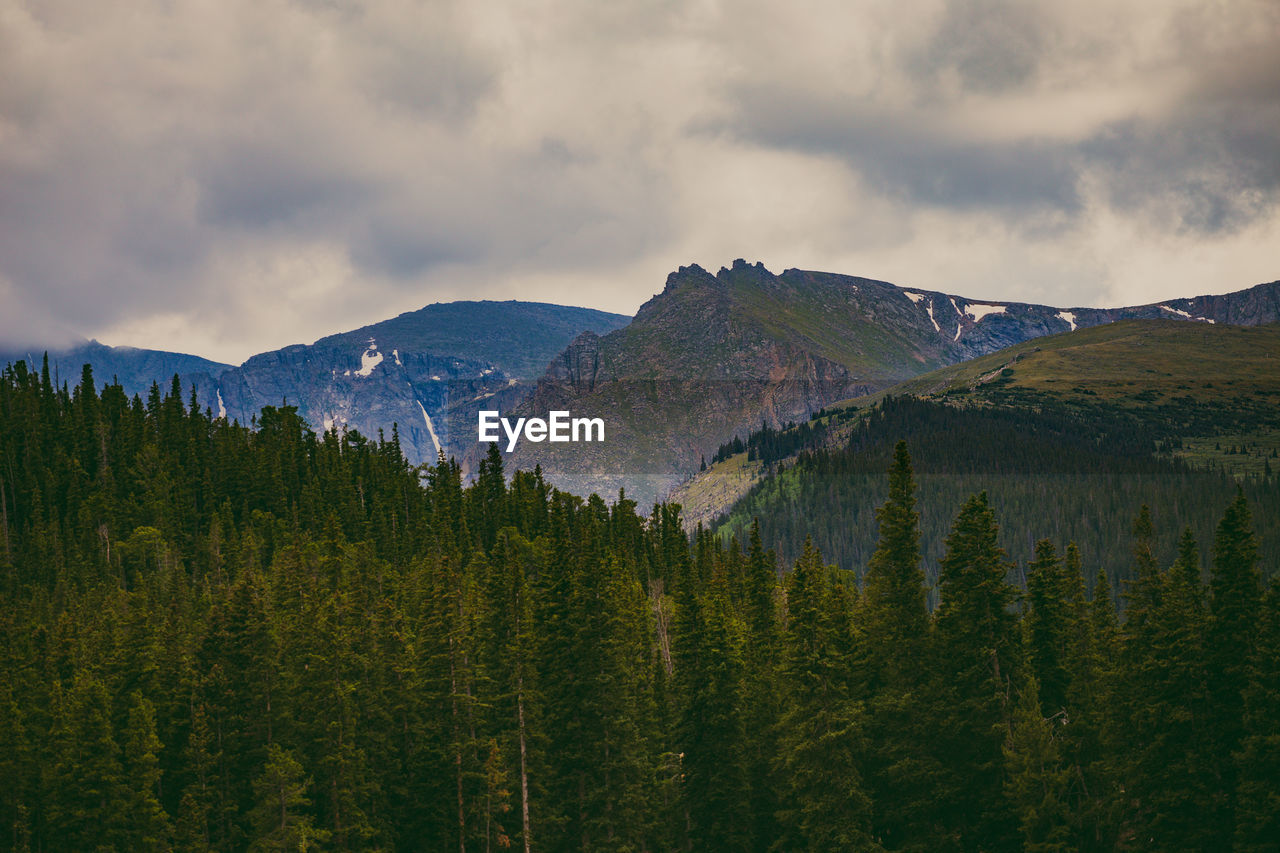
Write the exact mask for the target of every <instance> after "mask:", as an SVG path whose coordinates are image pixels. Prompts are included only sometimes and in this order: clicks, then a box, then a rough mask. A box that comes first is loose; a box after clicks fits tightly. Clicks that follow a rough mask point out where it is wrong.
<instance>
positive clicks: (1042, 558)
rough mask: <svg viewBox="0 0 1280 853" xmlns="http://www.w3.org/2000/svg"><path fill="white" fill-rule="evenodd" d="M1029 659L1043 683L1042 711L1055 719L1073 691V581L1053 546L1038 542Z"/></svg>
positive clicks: (1030, 586)
mask: <svg viewBox="0 0 1280 853" xmlns="http://www.w3.org/2000/svg"><path fill="white" fill-rule="evenodd" d="M1027 602H1028V603H1029V604H1030V605H1031V607H1030V611H1029V612H1028V614H1027V617H1026V622H1027V635H1028V641H1029V646H1028V658H1029V663H1030V665H1031V669H1032V672H1033V673H1034V674H1035V677H1036V681H1037V683H1038V684H1039V696H1040V701H1041V702H1042V703H1043V706H1042V710H1043V711H1044V713H1045V714H1046V715H1049V716H1053V715H1054V714H1057V713H1059V712H1061V711H1064V710H1065V709H1066V706H1067V694H1068V692H1069V691H1070V675H1069V673H1068V670H1067V658H1068V655H1069V646H1070V643H1071V639H1072V636H1073V634H1074V619H1075V615H1074V614H1073V613H1072V612H1071V586H1070V578H1069V576H1068V575H1067V573H1066V570H1065V569H1064V567H1063V565H1062V563H1061V562H1060V561H1059V560H1058V556H1057V552H1056V550H1055V549H1054V547H1053V543H1052V542H1050V541H1049V540H1047V539H1041V540H1040V541H1039V542H1037V543H1036V558H1035V560H1033V561H1032V562H1031V564H1030V565H1028V566H1027Z"/></svg>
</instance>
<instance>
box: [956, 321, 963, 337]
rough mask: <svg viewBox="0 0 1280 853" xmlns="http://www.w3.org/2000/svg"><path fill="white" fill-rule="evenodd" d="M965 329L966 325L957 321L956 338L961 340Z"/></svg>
mask: <svg viewBox="0 0 1280 853" xmlns="http://www.w3.org/2000/svg"><path fill="white" fill-rule="evenodd" d="M963 331H964V326H962V325H960V324H959V323H956V340H957V341H958V340H960V333H961V332H963Z"/></svg>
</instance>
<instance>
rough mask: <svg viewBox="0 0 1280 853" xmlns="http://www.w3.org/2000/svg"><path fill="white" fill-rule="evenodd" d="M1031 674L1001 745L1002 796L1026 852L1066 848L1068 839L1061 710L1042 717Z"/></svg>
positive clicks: (1071, 847)
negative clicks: (1003, 768)
mask: <svg viewBox="0 0 1280 853" xmlns="http://www.w3.org/2000/svg"><path fill="white" fill-rule="evenodd" d="M1037 686H1038V684H1037V682H1036V678H1035V676H1034V675H1032V676H1030V677H1028V678H1027V680H1026V682H1025V683H1024V684H1023V687H1022V690H1021V691H1019V698H1018V704H1017V707H1016V708H1015V709H1014V712H1013V720H1012V724H1011V726H1010V729H1009V735H1008V738H1007V740H1006V741H1005V745H1004V758H1005V768H1006V776H1005V782H1004V793H1005V797H1006V798H1007V799H1008V800H1009V803H1010V805H1011V806H1012V808H1013V811H1014V814H1015V816H1016V818H1017V820H1018V831H1019V834H1020V835H1021V839H1022V850H1024V851H1026V853H1066V851H1070V850H1074V849H1075V847H1074V845H1073V844H1072V843H1071V805H1070V800H1069V790H1070V786H1071V768H1070V767H1069V766H1068V765H1067V763H1066V762H1065V760H1064V758H1063V755H1062V745H1061V741H1060V739H1059V732H1060V731H1061V730H1062V728H1063V726H1065V725H1066V723H1067V720H1066V719H1065V712H1062V711H1059V712H1056V713H1055V714H1054V715H1053V716H1051V717H1049V718H1045V717H1042V716H1041V707H1042V705H1043V704H1044V703H1043V700H1041V699H1039V697H1038V696H1037V690H1036V688H1037Z"/></svg>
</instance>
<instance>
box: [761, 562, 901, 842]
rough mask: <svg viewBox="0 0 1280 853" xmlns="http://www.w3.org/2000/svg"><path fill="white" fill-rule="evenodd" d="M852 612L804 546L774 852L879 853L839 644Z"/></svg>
mask: <svg viewBox="0 0 1280 853" xmlns="http://www.w3.org/2000/svg"><path fill="white" fill-rule="evenodd" d="M849 605H850V599H849V598H848V597H847V596H845V595H841V594H837V593H836V591H835V590H833V588H832V585H831V582H830V578H829V576H828V571H827V568H826V567H825V566H824V565H823V564H822V555H821V554H819V553H818V552H817V551H816V550H815V549H814V548H813V543H812V542H808V543H806V546H805V550H804V553H803V555H802V556H801V557H800V559H798V560H797V561H796V564H795V568H794V569H793V570H792V572H791V575H790V577H789V578H788V581H787V627H786V634H785V640H784V643H785V646H784V648H785V656H784V663H783V675H784V679H785V683H786V685H787V688H788V690H787V693H788V697H789V699H788V704H787V706H786V710H785V711H784V714H783V717H782V722H781V726H780V728H779V731H780V732H781V742H780V743H779V750H778V773H777V775H778V778H779V782H780V784H781V786H782V792H781V802H782V808H781V810H780V811H779V813H778V820H779V824H780V827H781V830H782V835H781V836H780V838H779V839H777V840H776V841H775V843H774V849H776V850H874V849H878V844H877V843H876V842H875V840H874V837H873V835H872V827H871V812H872V800H871V798H870V797H869V796H868V795H867V793H866V790H865V788H864V787H863V774H862V767H861V764H862V760H863V756H865V755H866V751H867V750H866V743H865V737H866V733H865V723H864V711H863V707H862V704H861V703H860V702H858V701H857V700H856V699H855V697H854V696H853V695H852V691H851V687H852V685H851V683H850V678H851V672H850V664H851V661H850V660H849V651H850V649H849V637H848V636H843V637H842V636H840V633H841V629H842V628H843V629H844V630H845V631H848V630H849V621H848V612H847V609H848V607H849Z"/></svg>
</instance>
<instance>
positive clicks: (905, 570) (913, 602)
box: [861, 441, 940, 849]
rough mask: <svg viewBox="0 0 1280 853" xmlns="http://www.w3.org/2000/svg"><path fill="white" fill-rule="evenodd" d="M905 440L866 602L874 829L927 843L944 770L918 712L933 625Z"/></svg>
mask: <svg viewBox="0 0 1280 853" xmlns="http://www.w3.org/2000/svg"><path fill="white" fill-rule="evenodd" d="M915 492H916V485H915V476H914V473H913V471H912V468H911V457H910V455H909V454H908V452H907V445H906V442H901V441H900V442H898V444H897V446H896V447H895V448H894V454H893V463H892V465H891V466H890V469H889V496H888V499H887V500H886V501H885V503H884V505H883V506H881V507H880V509H879V510H878V511H877V514H876V517H877V520H878V521H879V524H880V538H879V540H878V541H877V543H876V550H875V553H874V554H873V555H872V557H871V562H870V564H869V565H868V567H867V573H866V578H865V585H864V586H865V588H864V605H863V607H862V608H861V614H862V616H863V619H862V622H861V624H862V629H861V631H862V635H863V644H864V647H865V649H866V664H865V679H864V681H865V686H864V689H865V690H866V693H867V707H868V712H869V713H868V718H869V719H868V732H867V740H868V742H869V743H870V744H871V747H870V752H871V754H870V756H869V762H868V777H869V779H868V782H869V784H868V787H869V789H870V791H871V796H872V799H873V801H874V802H875V804H876V810H875V815H874V816H875V834H876V835H877V836H878V837H879V838H881V839H882V840H883V841H884V843H885V844H886V846H888V847H890V848H897V847H901V848H903V849H908V848H911V847H914V846H916V845H927V844H928V843H929V842H928V837H929V833H928V829H927V828H928V827H929V826H930V825H931V823H932V820H931V818H930V814H931V813H932V811H933V806H934V802H933V800H934V795H935V788H934V786H935V784H936V781H937V776H938V774H939V772H940V766H939V764H938V760H937V756H936V753H934V752H933V751H932V750H931V748H930V740H929V732H930V731H931V730H932V728H933V724H932V723H931V722H930V721H927V720H925V719H924V718H923V716H922V715H921V714H920V713H919V706H920V703H921V702H922V701H923V697H924V694H925V693H926V692H927V691H928V689H929V681H928V679H927V672H926V667H925V665H924V661H926V660H928V659H929V649H930V646H929V642H930V625H929V611H928V607H927V604H926V600H925V590H924V572H923V571H922V570H921V568H920V515H919V513H918V512H917V511H916V495H915Z"/></svg>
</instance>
